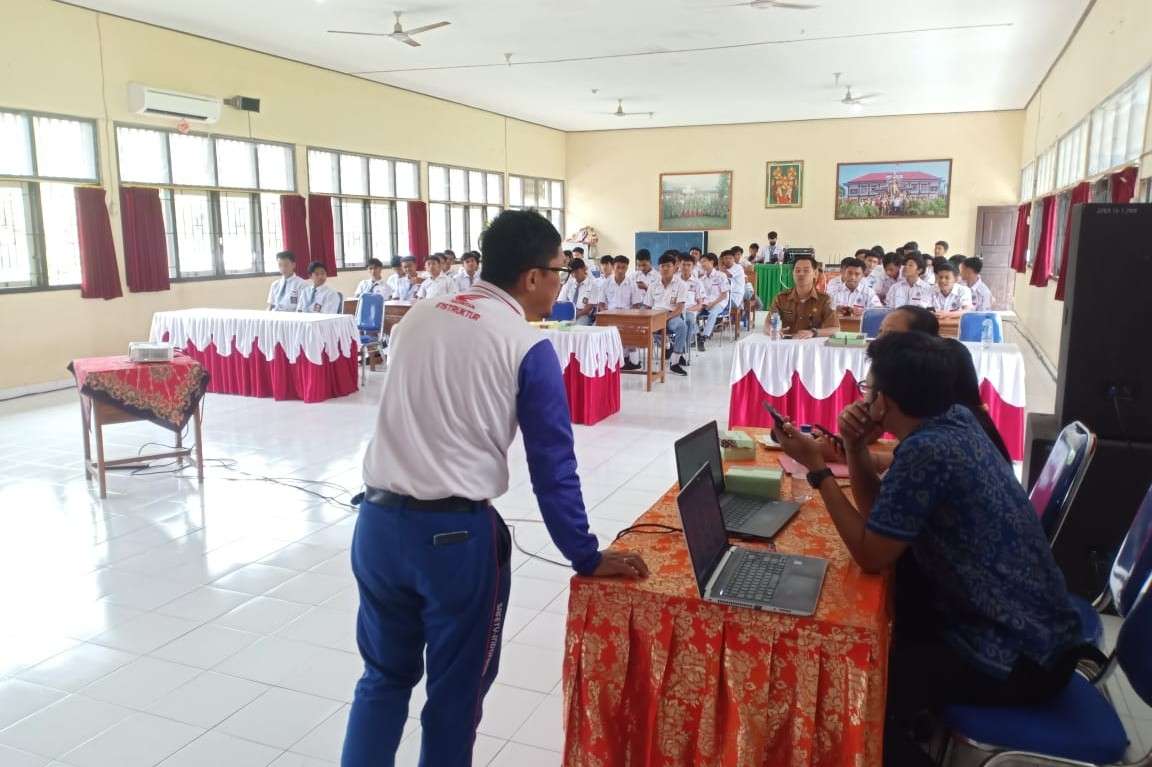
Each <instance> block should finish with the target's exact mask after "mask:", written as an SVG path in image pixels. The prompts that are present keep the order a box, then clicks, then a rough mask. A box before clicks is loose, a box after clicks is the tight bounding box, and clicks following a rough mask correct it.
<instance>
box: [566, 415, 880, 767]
mask: <svg viewBox="0 0 1152 767" xmlns="http://www.w3.org/2000/svg"><path fill="white" fill-rule="evenodd" d="M748 431H750V432H753V433H755V432H756V430H748ZM778 455H779V453H775V452H769V451H767V450H766V449H764V448H763V447H760V446H757V461H756V463H759V464H762V465H768V466H776V465H778V464H777V456H778ZM793 489H794V490H795V492H796V493H797V497H800V496H804V495H807V496H810V499H809V500H808V501H807V502H806V503H805V504H804V506H803V507H802V508H801V510H800V513H799V514H798V515H797V516H796V518H795V519H793V520H792V522H791V523H790V524H789V525H788V526H787V527H785V528H784V530H783V531H781V533H780V534H779V535H778V536H777V538H776V542H775V544H776V548H777V549H778V550H779V551H783V552H796V553H803V554H809V555H814V556H821V557H825V558H827V559H829V560H830V561H831V564H830V566H829V569H828V576H827V578H826V580H825V582H824V588H823V590H822V592H821V594H820V603H819V606H818V608H817V611H816V614H815V615H814V616H811V617H795V616H790V615H782V614H779V613H771V612H764V611H758V610H751V609H747V608H739V607H728V606H724V605H719V604H714V603H711V602H704V601H702V600H701V599H700V597H699V593H698V591H697V588H696V582H695V579H694V577H693V575H692V565H691V562H690V561H689V558H688V550H687V548H686V546H685V543H684V537H683V534H682V533H671V534H666V535H643V534H632V535H628V536H626V537H625V538H624V539H622V540H621V541H620V542H619V543H617V544H616V546H617V547H624V548H628V549H631V550H634V551H638V552H640V553H641V554H643V556H644V558H645V560H646V561H647V562H648V565H649V567H650V568H651V570H652V575H651V576H650V577H649V578H648V579H647V580H644V581H622V580H594V579H590V578H580V577H576V578H573V579H572V584H571V597H570V599H569V603H568V635H567V642H566V652H565V658H564V717H565V718H564V721H565V731H566V732H565V745H564V764H565V765H567V766H568V767H625V766H627V767H647V766H653V767H654V766H655V765H660V766H661V767H663V766H664V765H692V766H693V767H697V766H702V765H709V766H710V765H723V766H724V767H752V766H753V765H755V766H756V767H761V766H770V767H784V766H787V767H801V765H803V766H805V767H807V766H808V765H844V766H845V767H848V766H852V767H867V766H870V765H880V763H881V742H882V737H883V731H884V688H885V680H886V674H887V666H888V641H889V636H890V627H891V615H890V611H889V604H888V576H870V575H865V574H864V573H863V572H861V570H860V568H859V567H857V566H856V564H855V563H854V562H853V561H852V558H851V555H850V554H849V553H848V550H847V549H846V548H845V547H844V544H843V543H842V542H841V540H840V537H839V535H838V534H837V532H836V529H835V527H834V526H833V524H832V521H831V520H830V519H829V517H828V514H827V512H826V511H825V509H824V506H823V503H822V502H821V500H820V497H819V495H818V494H817V493H816V492H815V491H813V490H810V489H809V488H808V486H807V484H805V483H804V482H803V481H802V480H801V481H797V482H796V483H795V484H794V485H793V484H792V481H791V480H790V479H788V478H787V477H786V478H785V480H784V495H785V497H789V496H790V494H791V492H792V491H793ZM636 521H637V522H638V523H660V524H666V525H673V526H675V527H680V519H679V515H678V513H677V511H676V495H675V490H673V491H670V492H669V493H667V494H666V495H665V496H664V497H663V498H661V499H660V501H658V502H657V503H656V505H655V506H653V507H652V509H650V510H649V511H648V512H647V513H645V514H644V515H642V516H641V517H640V518H639V519H638V520H636ZM742 545H749V546H771V544H755V543H744V544H742Z"/></svg>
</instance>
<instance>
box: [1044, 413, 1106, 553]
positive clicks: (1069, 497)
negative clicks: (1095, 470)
mask: <svg viewBox="0 0 1152 767" xmlns="http://www.w3.org/2000/svg"><path fill="white" fill-rule="evenodd" d="M1095 453H1096V435H1095V434H1093V433H1092V432H1090V431H1088V427H1086V426H1085V425H1084V424H1082V423H1080V422H1079V421H1073V422H1072V423H1070V424H1068V425H1067V426H1065V427H1064V428H1063V429H1062V430H1061V431H1060V436H1058V437H1057V438H1056V442H1055V443H1054V444H1053V445H1052V452H1051V453H1049V454H1048V460H1047V461H1045V462H1044V468H1043V469H1041V470H1040V476H1039V477H1037V478H1036V484H1034V485H1032V489H1031V490H1030V491H1029V492H1028V500H1029V501H1031V502H1032V508H1033V509H1035V510H1036V514H1037V516H1039V517H1040V524H1041V525H1042V526H1043V527H1044V534H1045V535H1047V536H1048V541H1049V543H1055V542H1056V536H1057V535H1058V534H1059V533H1060V528H1061V527H1063V526H1064V519H1065V517H1067V516H1068V510H1069V509H1070V508H1071V506H1072V501H1073V500H1074V499H1075V498H1076V491H1077V490H1079V489H1080V483H1081V482H1083V481H1084V475H1085V474H1087V473H1088V464H1089V463H1091V462H1092V456H1093V455H1094V454H1095Z"/></svg>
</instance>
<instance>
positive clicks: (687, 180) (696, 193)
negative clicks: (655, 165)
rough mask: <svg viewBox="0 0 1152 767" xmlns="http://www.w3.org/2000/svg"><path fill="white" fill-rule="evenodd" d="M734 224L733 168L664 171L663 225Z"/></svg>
mask: <svg viewBox="0 0 1152 767" xmlns="http://www.w3.org/2000/svg"><path fill="white" fill-rule="evenodd" d="M731 228H732V171H730V170H712V171H701V172H698V173H661V174H660V229H661V230H671V231H684V230H688V231H692V230H700V229H731Z"/></svg>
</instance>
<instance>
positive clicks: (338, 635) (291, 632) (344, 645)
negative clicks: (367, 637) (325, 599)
mask: <svg viewBox="0 0 1152 767" xmlns="http://www.w3.org/2000/svg"><path fill="white" fill-rule="evenodd" d="M277 636H281V637H284V638H285V639H295V640H297V641H299V642H310V643H312V644H317V645H322V646H324V647H329V648H332V649H335V650H344V651H345V652H356V618H355V616H353V615H349V614H348V613H346V612H338V611H336V610H327V609H325V608H323V607H314V608H312V609H311V610H309V611H308V612H306V613H304V614H303V615H301V616H300V617H299V618H297V619H296V620H294V621H292V622H291V623H289V624H288V625H287V626H285V627H284V628H282V629H280V630H279V631H278V632H277Z"/></svg>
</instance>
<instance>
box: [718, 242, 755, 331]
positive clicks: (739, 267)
mask: <svg viewBox="0 0 1152 767" xmlns="http://www.w3.org/2000/svg"><path fill="white" fill-rule="evenodd" d="M720 268H721V269H723V270H724V273H725V274H727V275H728V280H729V282H730V284H731V287H730V290H729V293H728V300H729V301H730V302H731V304H732V308H733V309H737V310H742V309H743V307H744V302H745V301H747V300H748V299H750V298H751V297H752V286H751V285H749V284H748V278H747V277H745V276H744V265H743V264H741V263H739V262H738V261H737V260H736V251H735V250H726V251H723V252H722V253H721V254H720ZM748 316H749V315H748V314H746V315H745V316H744V318H743V322H744V326H745V327H747V326H748Z"/></svg>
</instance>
